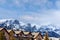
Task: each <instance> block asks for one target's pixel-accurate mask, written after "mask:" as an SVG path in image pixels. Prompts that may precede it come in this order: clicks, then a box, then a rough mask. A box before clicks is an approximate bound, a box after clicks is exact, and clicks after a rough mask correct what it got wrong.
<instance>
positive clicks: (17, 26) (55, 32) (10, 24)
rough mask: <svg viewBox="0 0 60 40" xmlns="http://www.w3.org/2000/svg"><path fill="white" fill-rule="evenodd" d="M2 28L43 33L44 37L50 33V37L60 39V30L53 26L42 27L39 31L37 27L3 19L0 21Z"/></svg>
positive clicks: (15, 20)
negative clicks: (46, 33)
mask: <svg viewBox="0 0 60 40" xmlns="http://www.w3.org/2000/svg"><path fill="white" fill-rule="evenodd" d="M0 27H3V28H6V29H13V30H23V31H30V32H41V33H42V35H43V34H44V33H45V32H46V31H48V33H49V36H54V37H60V28H59V27H58V26H55V25H53V24H49V25H40V28H38V29H37V26H36V25H34V26H32V25H31V24H30V23H27V24H26V23H23V22H21V21H19V20H17V19H3V20H0Z"/></svg>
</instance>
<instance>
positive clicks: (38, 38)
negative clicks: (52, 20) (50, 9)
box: [32, 32, 42, 40]
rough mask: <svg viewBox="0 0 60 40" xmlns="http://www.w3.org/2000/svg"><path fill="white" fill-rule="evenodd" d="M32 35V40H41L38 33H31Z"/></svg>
mask: <svg viewBox="0 0 60 40" xmlns="http://www.w3.org/2000/svg"><path fill="white" fill-rule="evenodd" d="M32 35H33V39H34V40H42V36H41V33H39V32H32Z"/></svg>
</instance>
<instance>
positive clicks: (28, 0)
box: [0, 0, 60, 25]
mask: <svg viewBox="0 0 60 40" xmlns="http://www.w3.org/2000/svg"><path fill="white" fill-rule="evenodd" d="M10 18H13V19H18V20H20V21H22V22H26V23H32V24H38V25H47V24H54V25H60V0H0V19H10Z"/></svg>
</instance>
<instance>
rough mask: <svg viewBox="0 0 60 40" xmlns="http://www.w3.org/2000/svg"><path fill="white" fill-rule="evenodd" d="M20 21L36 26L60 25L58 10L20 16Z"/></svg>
mask: <svg viewBox="0 0 60 40" xmlns="http://www.w3.org/2000/svg"><path fill="white" fill-rule="evenodd" d="M24 13H25V12H24ZM30 13H31V12H30ZM20 20H23V21H26V22H28V23H35V24H38V25H48V24H55V25H60V10H46V11H45V12H41V13H33V15H32V13H31V15H23V16H20Z"/></svg>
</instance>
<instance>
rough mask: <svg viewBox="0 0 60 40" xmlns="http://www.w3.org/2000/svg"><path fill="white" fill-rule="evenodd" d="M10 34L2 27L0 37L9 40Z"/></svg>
mask: <svg viewBox="0 0 60 40" xmlns="http://www.w3.org/2000/svg"><path fill="white" fill-rule="evenodd" d="M9 36H10V35H9V33H8V32H7V30H6V29H5V28H0V39H1V38H2V39H1V40H9Z"/></svg>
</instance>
